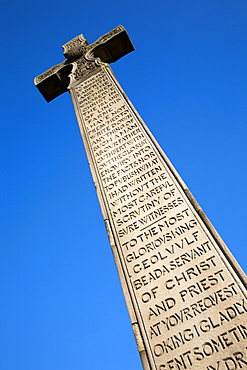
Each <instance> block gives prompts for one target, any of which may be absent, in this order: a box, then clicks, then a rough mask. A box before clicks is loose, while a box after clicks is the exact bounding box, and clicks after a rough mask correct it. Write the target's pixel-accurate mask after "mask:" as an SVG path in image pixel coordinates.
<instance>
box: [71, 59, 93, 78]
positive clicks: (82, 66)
mask: <svg viewBox="0 0 247 370" xmlns="http://www.w3.org/2000/svg"><path fill="white" fill-rule="evenodd" d="M75 63H76V67H77V68H76V69H75V71H74V72H73V73H72V75H73V77H74V79H75V80H76V81H78V80H79V79H80V78H81V77H82V76H83V77H84V76H85V75H87V74H88V73H90V72H91V71H93V70H94V69H96V68H97V64H96V63H95V61H88V60H86V58H85V57H84V56H82V57H80V58H78V59H77V60H76V62H75Z"/></svg>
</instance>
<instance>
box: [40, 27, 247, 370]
mask: <svg viewBox="0 0 247 370" xmlns="http://www.w3.org/2000/svg"><path fill="white" fill-rule="evenodd" d="M117 29H118V32H116V30H117ZM117 29H115V33H114V32H113V34H110V36H109V35H106V36H103V38H101V39H99V41H98V44H97V42H96V43H95V44H92V45H93V46H92V45H88V44H86V42H85V39H84V40H83V39H81V40H82V47H81V50H80V53H79V56H78V55H76V56H75V53H72V54H73V56H72V57H71V55H70V54H67V55H69V59H68V60H67V62H63V63H61V65H58V66H56V67H53V71H52V72H51V73H50V74H49V73H48V72H49V71H48V72H47V73H46V75H45V76H44V74H43V75H41V76H40V77H38V78H37V79H38V80H36V84H37V85H38V87H39V89H40V91H41V93H42V94H43V95H44V97H45V98H46V99H47V100H48V101H49V100H51V99H52V98H53V97H55V95H59V94H60V93H61V92H63V90H68V91H69V92H70V94H71V97H72V100H73V104H74V108H75V112H76V116H77V120H78V124H79V127H80V131H81V135H82V138H83V142H84V145H85V149H86V152H87V156H88V160H89V164H90V168H91V171H92V176H93V179H94V184H95V187H96V191H97V194H98V198H99V202H100V206H101V210H102V214H103V218H104V221H105V225H106V229H107V233H108V236H109V240H110V244H111V247H112V250H113V254H114V258H115V261H116V266H117V269H118V273H119V276H120V280H121V284H122V288H123V292H124V295H125V299H126V303H127V307H128V310H129V315H130V320H131V323H132V326H133V330H134V333H135V337H136V341H137V345H138V349H139V352H140V356H141V359H142V363H143V368H144V369H145V370H150V369H158V370H163V369H164V370H167V369H175V370H183V369H192V370H199V369H200V370H201V369H203V370H224V369H226V370H233V369H234V370H235V369H241V368H243V369H245V368H247V355H246V348H247V301H246V278H245V275H244V273H243V272H242V271H241V269H240V267H239V266H238V264H237V263H236V261H235V260H234V258H233V257H232V255H231V254H230V252H229V251H228V249H227V247H226V246H225V244H224V243H223V241H222V240H221V238H220V237H219V235H218V234H217V233H216V231H215V230H214V228H213V226H212V225H211V223H210V222H209V221H208V219H207V217H206V216H205V214H204V213H203V211H202V210H201V208H200V207H199V206H198V204H197V203H196V201H195V200H194V198H193V196H192V195H191V193H190V192H189V190H188V189H187V187H186V185H185V184H184V183H183V181H182V179H181V178H180V176H179V175H178V173H177V172H176V170H175V169H174V167H173V166H172V164H171V163H170V161H169V160H168V158H167V157H166V155H165V154H164V153H163V151H162V150H161V149H160V147H159V145H158V144H157V142H156V141H155V139H154V138H153V136H152V135H151V133H150V131H149V130H148V128H147V127H146V125H145V124H144V122H143V121H142V119H141V118H140V116H139V115H138V113H137V112H136V110H135V109H134V107H133V106H132V104H131V103H130V102H129V100H128V98H127V97H126V95H125V94H124V92H123V91H122V89H121V87H120V86H119V83H118V82H117V80H116V78H115V76H114V75H113V73H112V70H111V68H110V66H109V65H108V64H107V63H105V62H104V61H108V62H109V61H114V60H116V59H118V57H117V56H116V57H115V58H113V57H111V58H110V57H109V55H108V57H105V55H107V53H108V54H109V53H110V52H109V50H110V49H111V50H113V46H114V43H116V44H117V45H118V47H117V49H118V50H121V42H122V41H123V40H124V44H125V53H127V52H129V51H131V50H133V47H132V46H131V43H130V41H129V40H128V39H127V36H126V35H127V34H126V33H125V30H124V29H123V28H121V26H120V28H117ZM123 32H124V35H123ZM121 33H122V35H121V40H120V38H118V40H116V39H115V40H114V37H116V35H118V36H117V37H119V34H121ZM114 35H115V36H114ZM74 40H75V39H74ZM72 41H73V40H72ZM77 42H78V40H77ZM75 43H76V42H75V41H74V44H75ZM68 44H69V43H68ZM79 44H80V43H79ZM127 44H128V47H126V45H127ZM80 45H81V44H80ZM102 45H103V46H102ZM77 47H78V46H77ZM67 48H68V49H70V48H69V47H68V46H67ZM100 48H101V49H100ZM106 50H108V52H107V51H106ZM65 52H66V47H65ZM110 54H111V55H112V51H111V53H110ZM118 55H120V53H119V54H118ZM67 58H68V57H67ZM107 58H108V59H107ZM102 60H103V62H102ZM42 76H43V77H42ZM54 76H55V77H54ZM47 78H48V79H50V80H52V81H58V82H59V81H60V82H61V84H60V90H59V88H58V87H57V88H55V92H54V91H50V90H49V89H50V88H49V86H50V82H49V81H48V82H47ZM58 82H57V83H58ZM60 82H59V83H60ZM40 83H41V84H42V83H43V87H44V90H43V87H42V86H41V87H40V85H39V84H40ZM55 85H56V82H55ZM95 257H96V256H95Z"/></svg>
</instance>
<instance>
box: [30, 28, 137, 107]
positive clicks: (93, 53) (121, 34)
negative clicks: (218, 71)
mask: <svg viewBox="0 0 247 370" xmlns="http://www.w3.org/2000/svg"><path fill="white" fill-rule="evenodd" d="M62 48H63V50H64V53H63V54H64V56H65V58H66V60H64V61H63V62H62V63H60V64H57V65H55V66H54V67H52V68H50V69H48V70H47V71H46V72H44V73H42V74H41V75H39V76H37V77H35V79H34V84H35V85H36V86H37V88H38V89H39V91H40V92H41V94H42V95H43V97H44V98H45V99H46V101H47V102H50V101H51V100H53V99H55V98H56V97H57V96H59V95H61V94H63V93H64V92H66V91H67V90H68V88H69V87H71V84H72V83H73V82H74V81H78V80H79V79H80V78H81V77H83V76H85V75H86V74H88V73H90V72H91V71H92V70H94V69H96V68H97V67H98V66H99V63H100V61H101V62H103V63H113V62H116V61H117V60H118V59H120V58H121V57H123V56H124V55H126V54H128V53H130V52H131V51H133V50H134V47H133V45H132V43H131V40H130V38H129V36H128V34H127V32H126V30H125V28H124V27H123V26H118V27H116V28H114V29H113V30H112V31H110V32H108V33H107V34H106V35H104V36H101V37H100V38H99V39H98V40H97V41H95V42H94V43H92V44H88V42H87V40H86V39H85V38H84V36H83V35H79V36H77V37H75V38H74V39H72V40H70V41H69V42H67V43H66V44H64V45H63V46H62Z"/></svg>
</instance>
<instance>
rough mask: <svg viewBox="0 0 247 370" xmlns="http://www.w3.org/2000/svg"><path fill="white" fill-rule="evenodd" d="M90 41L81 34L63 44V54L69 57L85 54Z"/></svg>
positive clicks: (73, 57)
mask: <svg viewBox="0 0 247 370" xmlns="http://www.w3.org/2000/svg"><path fill="white" fill-rule="evenodd" d="M87 45H88V42H87V40H86V39H85V37H84V36H83V35H79V36H77V37H75V38H73V39H72V40H70V41H69V42H67V43H66V44H64V45H63V46H62V48H63V50H64V53H63V55H64V56H65V58H67V59H76V58H78V57H79V56H81V55H83V54H84V53H85V51H86V49H87Z"/></svg>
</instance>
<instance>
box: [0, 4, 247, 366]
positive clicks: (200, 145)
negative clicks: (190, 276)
mask: <svg viewBox="0 0 247 370" xmlns="http://www.w3.org/2000/svg"><path fill="white" fill-rule="evenodd" d="M119 24H122V25H124V26H125V27H126V29H127V31H128V33H129V35H130V37H131V39H132V41H133V44H134V45H135V48H136V51H135V52H133V53H131V54H129V55H127V56H125V57H124V58H123V59H121V60H119V61H118V62H117V63H115V64H114V65H113V66H112V67H113V70H114V72H115V74H116V76H117V77H118V79H119V81H120V83H121V84H122V86H123V88H124V90H125V91H126V93H127V94H128V96H129V98H130V99H131V101H132V102H133V104H134V105H135V107H136V108H137V110H138V111H139V113H140V115H141V116H142V117H143V119H144V120H145V122H146V123H147V125H148V126H149V128H150V130H151V131H152V133H153V134H154V136H155V137H156V139H157V140H158V142H159V143H160V145H161V146H162V148H163V149H164V151H165V152H166V154H167V155H168V157H169V158H170V160H171V161H172V163H173V164H174V166H175V167H176V168H177V170H178V172H179V173H180V175H181V176H182V178H183V180H184V181H185V182H186V184H187V185H188V187H189V188H190V190H191V192H192V193H193V195H194V196H195V198H196V199H197V201H198V202H199V204H200V205H201V206H202V208H203V209H204V211H205V213H206V214H207V216H208V217H209V219H210V220H211V222H212V223H213V225H214V226H215V227H216V229H217V230H218V232H219V233H220V235H221V236H222V238H223V240H224V241H225V242H226V244H227V245H228V247H229V249H230V250H231V251H232V253H233V255H234V256H235V258H236V259H237V260H238V262H239V263H240V265H241V266H242V268H243V269H244V270H245V272H246V271H247V258H246V257H247V251H246V236H245V232H246V231H245V230H246V224H247V212H246V209H247V197H246V182H247V178H246V159H247V146H246V139H247V98H246V97H247V83H246V82H247V26H246V25H247V3H246V2H245V1H243V0H234V1H232V0H207V1H204V0H191V1H189V0H162V1H158V0H153V1H139V0H137V1H136V0H132V1H130V0H124V1H123V0H118V1H116V0H115V1H94V0H90V1H77V0H75V1H65V0H60V1H57V0H49V1H47V0H45V1H37V2H34V1H30V0H27V1H25V2H20V1H11V0H10V1H5V2H4V3H3V2H2V3H1V35H2V37H1V105H2V109H1V115H2V117H3V118H2V120H1V121H2V122H1V134H0V147H1V172H0V173H1V188H2V191H1V209H0V210H1V213H0V217H1V229H0V233H1V250H0V263H1V268H0V282H1V290H0V340H1V345H0V369H1V370H68V369H71V370H82V369H87V370H95V369H99V370H129V369H131V370H132V369H134V370H141V369H142V367H141V363H140V360H139V355H138V353H137V349H136V345H135V341H134V338H133V334H132V329H131V327H130V323H129V318H128V313H127V310H126V307H125V303H124V300H123V296H122V292H121V287H120V283H119V281H118V276H117V272H116V268H115V265H114V261H113V257H112V255H111V250H110V247H109V243H108V239H107V236H106V232H105V230H104V225H103V220H102V217H101V213H100V209H99V205H98V201H97V198H96V194H95V191H94V186H93V182H92V179H91V175H90V172H89V168H88V164H87V160H86V157H85V152H84V148H83V145H82V142H81V138H80V134H79V130H78V128H77V122H76V119H75V115H74V111H73V107H72V103H71V101H70V96H69V94H64V95H63V96H61V97H59V98H57V99H56V100H54V101H53V102H51V103H49V104H47V103H46V102H45V100H44V99H43V98H42V96H41V95H40V93H39V92H38V90H37V89H36V88H35V86H34V85H33V78H34V77H35V76H37V75H38V74H40V73H42V72H44V71H45V70H46V69H48V68H50V67H51V66H53V65H54V64H57V63H60V62H61V61H62V60H63V55H62V49H61V48H60V46H61V45H63V44H64V43H66V42H67V41H69V40H70V39H72V38H73V37H75V36H77V35H78V34H80V33H83V34H84V36H85V37H86V38H87V40H88V41H89V42H93V41H95V40H96V39H97V38H98V37H100V36H101V35H103V34H104V33H106V32H108V31H110V30H111V29H113V28H114V27H116V26H117V25H119Z"/></svg>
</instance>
